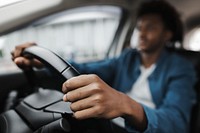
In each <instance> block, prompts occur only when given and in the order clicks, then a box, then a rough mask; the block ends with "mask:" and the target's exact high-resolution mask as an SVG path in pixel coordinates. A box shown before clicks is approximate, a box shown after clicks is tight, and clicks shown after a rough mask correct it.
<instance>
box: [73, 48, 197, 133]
mask: <svg viewBox="0 0 200 133" xmlns="http://www.w3.org/2000/svg"><path fill="white" fill-rule="evenodd" d="M72 65H74V66H75V68H77V69H78V70H79V71H80V73H88V74H89V73H94V74H97V75H98V76H100V77H101V78H102V79H103V80H104V81H105V82H106V83H108V84H109V85H110V86H112V87H113V88H115V89H117V90H118V91H121V92H124V93H126V92H128V91H130V89H131V88H132V85H133V84H134V82H135V81H136V79H137V78H138V77H139V75H140V69H139V68H140V65H141V62H140V54H139V52H137V50H135V49H127V50H125V51H124V52H123V53H122V54H121V55H120V56H119V57H117V58H113V59H107V60H103V61H99V62H93V63H86V64H75V63H72ZM148 81H149V86H150V91H151V95H152V98H153V102H154V103H155V105H156V109H151V108H149V107H147V106H145V105H142V106H143V108H144V111H145V114H146V117H147V120H148V127H147V129H146V130H145V133H186V132H188V129H189V121H190V112H191V109H192V106H193V105H194V103H195V93H194V89H193V88H194V84H195V81H196V77H195V71H194V68H193V65H192V64H191V63H190V62H188V61H187V60H185V59H183V58H181V57H179V56H178V55H177V54H175V53H170V52H168V51H166V50H164V51H163V53H162V54H161V56H160V58H159V59H158V61H157V62H156V68H155V70H154V71H153V72H152V74H151V75H150V76H149V77H148ZM125 125H126V130H127V131H128V132H137V131H136V130H135V129H134V127H133V126H131V125H130V124H129V123H128V121H126V120H125Z"/></svg>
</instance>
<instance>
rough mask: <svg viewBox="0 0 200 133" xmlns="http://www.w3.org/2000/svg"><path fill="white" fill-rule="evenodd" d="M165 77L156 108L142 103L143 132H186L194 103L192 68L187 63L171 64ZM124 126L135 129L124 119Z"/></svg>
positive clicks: (131, 129)
mask: <svg viewBox="0 0 200 133" xmlns="http://www.w3.org/2000/svg"><path fill="white" fill-rule="evenodd" d="M179 63H180V62H179ZM181 64H182V63H181ZM172 66H173V65H172ZM167 79H168V81H167V82H166V86H167V89H166V93H165V96H164V99H163V102H162V104H161V105H160V106H158V107H157V108H156V109H151V108H149V107H147V106H144V105H143V108H144V111H145V114H146V117H147V120H148V126H147V129H146V131H145V132H153V133H160V132H162V133H169V132H170V133H180V132H181V133H185V132H188V128H189V125H190V123H189V122H190V114H191V109H192V106H193V105H194V103H195V93H194V89H193V87H194V82H195V74H194V70H193V68H192V67H191V66H190V65H188V64H186V65H179V66H178V67H176V66H173V69H171V70H170V71H168V78H167ZM157 82H158V81H157ZM126 126H127V129H128V130H129V131H130V132H133V131H135V129H134V126H132V125H131V124H130V123H129V121H126Z"/></svg>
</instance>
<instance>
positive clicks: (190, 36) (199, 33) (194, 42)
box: [184, 27, 200, 51]
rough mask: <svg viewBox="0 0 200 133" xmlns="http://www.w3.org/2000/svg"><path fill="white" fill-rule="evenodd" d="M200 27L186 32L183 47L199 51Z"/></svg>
mask: <svg viewBox="0 0 200 133" xmlns="http://www.w3.org/2000/svg"><path fill="white" fill-rule="evenodd" d="M199 44H200V28H199V27H196V28H194V29H193V30H191V31H190V32H189V33H187V34H186V36H185V40H184V48H186V49H189V50H192V51H200V45H199Z"/></svg>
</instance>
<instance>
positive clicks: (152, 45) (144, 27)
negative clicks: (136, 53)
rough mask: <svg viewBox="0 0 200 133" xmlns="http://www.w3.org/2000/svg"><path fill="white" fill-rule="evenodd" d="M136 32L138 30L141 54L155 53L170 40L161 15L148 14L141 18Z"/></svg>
mask: <svg viewBox="0 0 200 133" xmlns="http://www.w3.org/2000/svg"><path fill="white" fill-rule="evenodd" d="M136 28H137V29H136V30H138V33H139V34H138V35H139V36H138V37H139V38H138V49H139V50H140V51H141V52H146V53H150V52H154V51H157V50H159V49H161V47H163V45H164V44H165V42H166V41H168V40H169V37H168V36H167V35H169V34H167V33H169V31H168V30H166V29H165V27H164V24H163V22H162V19H161V18H160V16H159V15H156V14H148V15H144V16H142V17H140V18H139V19H138V21H137V26H136Z"/></svg>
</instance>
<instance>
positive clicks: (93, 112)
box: [73, 107, 98, 120]
mask: <svg viewBox="0 0 200 133" xmlns="http://www.w3.org/2000/svg"><path fill="white" fill-rule="evenodd" d="M97 112H98V110H97V109H96V108H95V107H92V108H87V109H84V110H81V111H77V112H75V113H74V114H73V116H74V117H75V118H76V119H79V120H83V119H88V118H95V117H96V118H97V117H98V113H97Z"/></svg>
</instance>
